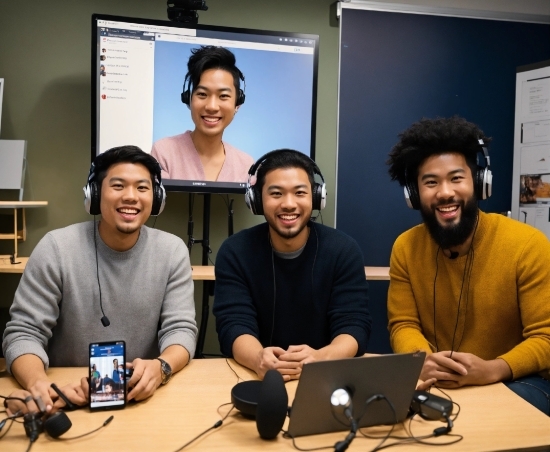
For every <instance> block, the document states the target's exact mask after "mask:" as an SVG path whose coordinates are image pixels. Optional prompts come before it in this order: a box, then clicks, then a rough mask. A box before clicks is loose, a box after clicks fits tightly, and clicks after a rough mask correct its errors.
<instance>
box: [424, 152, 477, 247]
mask: <svg viewBox="0 0 550 452" xmlns="http://www.w3.org/2000/svg"><path fill="white" fill-rule="evenodd" d="M418 194H419V195H420V205H421V206H420V211H421V214H422V218H423V219H424V221H425V223H426V225H427V227H428V230H429V231H430V234H431V235H432V237H433V238H434V240H435V241H436V242H437V243H438V245H439V246H441V248H443V249H449V248H451V247H456V246H459V245H462V244H464V243H465V242H466V240H467V239H468V238H469V237H470V236H471V234H472V233H473V230H474V227H475V223H476V221H477V200H476V197H475V195H474V181H473V177H472V171H471V169H470V167H469V166H468V163H467V161H466V159H465V158H464V155H463V154H458V153H454V152H449V153H445V154H439V155H432V156H431V157H428V158H427V159H426V160H425V161H424V162H423V163H422V164H421V165H420V167H419V168H418Z"/></svg>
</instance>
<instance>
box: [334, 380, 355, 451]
mask: <svg viewBox="0 0 550 452" xmlns="http://www.w3.org/2000/svg"><path fill="white" fill-rule="evenodd" d="M350 392H351V391H350V390H348V388H346V389H343V388H340V389H336V390H335V391H334V392H333V393H332V395H331V396H330V403H331V405H332V409H333V410H334V411H335V412H336V413H338V414H344V416H345V417H346V418H347V420H348V421H349V422H350V431H349V433H348V435H347V436H346V438H345V439H344V440H342V441H338V442H337V443H336V444H335V445H334V450H335V452H344V451H345V450H346V449H347V448H348V447H349V445H350V444H351V442H352V441H353V438H355V435H356V434H357V429H358V425H357V421H356V420H355V419H354V417H353V414H352V411H353V405H352V402H351V394H350Z"/></svg>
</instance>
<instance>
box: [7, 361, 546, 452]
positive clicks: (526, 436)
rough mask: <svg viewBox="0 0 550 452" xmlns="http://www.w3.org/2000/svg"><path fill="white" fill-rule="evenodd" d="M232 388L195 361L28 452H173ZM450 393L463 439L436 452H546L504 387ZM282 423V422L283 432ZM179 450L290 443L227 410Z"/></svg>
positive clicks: (310, 443) (422, 424)
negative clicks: (263, 434) (148, 394)
mask: <svg viewBox="0 0 550 452" xmlns="http://www.w3.org/2000/svg"><path fill="white" fill-rule="evenodd" d="M363 359H368V358H363ZM229 362H230V364H231V366H232V367H233V369H235V371H236V373H237V374H238V375H239V376H240V377H241V378H243V379H253V378H254V374H253V373H252V372H251V371H249V370H247V369H245V368H243V367H241V366H239V365H238V364H236V363H235V362H234V361H232V360H229ZM85 373H86V369H84V368H55V369H50V370H49V371H48V375H49V377H50V378H51V379H52V380H54V381H56V382H57V384H58V385H59V386H62V385H64V384H66V383H68V382H70V381H76V380H77V379H78V378H79V377H81V376H84V375H85ZM236 383H237V377H236V376H235V374H234V373H233V371H232V370H231V369H230V368H229V366H228V364H227V362H226V360H224V359H202V360H193V361H192V362H191V363H190V364H189V366H188V367H187V368H186V369H184V370H183V371H181V372H180V373H178V374H176V375H175V376H174V377H173V378H172V380H171V381H170V383H169V384H168V385H166V386H164V387H161V388H159V389H158V390H157V392H156V393H155V395H154V396H153V397H152V398H150V399H149V400H147V401H145V402H141V403H138V404H131V405H129V406H128V407H127V408H126V409H124V410H120V411H111V412H99V413H90V412H89V411H88V409H87V408H83V409H80V410H78V411H75V412H69V413H68V415H69V417H70V419H71V421H72V423H73V427H72V428H71V430H69V431H68V432H67V433H66V434H65V436H76V435H78V434H82V433H85V432H87V431H90V430H92V429H94V428H96V427H99V426H100V425H101V424H102V423H103V421H105V420H106V419H107V418H108V417H109V416H110V415H111V414H113V415H114V420H113V421H112V422H111V424H109V425H108V426H107V427H106V428H104V429H102V430H100V431H99V432H96V433H94V434H92V435H90V436H88V437H85V438H81V439H78V440H75V441H54V440H52V439H49V438H47V437H46V436H45V435H44V434H42V435H41V436H40V438H39V439H38V441H37V442H36V443H35V444H34V445H33V447H32V452H40V451H60V450H76V451H91V452H97V451H98V450H117V451H132V452H135V451H155V452H163V451H174V450H176V449H178V448H179V447H181V446H182V445H183V444H184V443H186V442H187V441H189V440H190V439H192V438H193V437H195V436H196V435H198V434H199V433H201V432H202V431H204V430H205V429H207V428H208V427H210V426H212V425H213V424H214V423H215V422H216V421H218V420H219V419H220V415H219V414H218V413H217V411H216V410H217V409H218V407H219V406H220V405H222V404H223V403H228V402H230V399H231V398H230V391H231V388H232V387H233V386H234V385H235V384H236ZM296 385H297V383H296V382H291V383H287V390H288V393H289V400H292V399H293V397H294V393H295V390H296ZM16 387H17V384H16V382H15V381H14V380H13V379H12V378H11V377H8V376H7V375H6V374H5V373H4V374H2V373H0V394H2V395H7V394H9V393H10V392H11V391H12V390H13V389H14V388H16ZM448 393H449V394H450V395H451V397H452V398H453V399H454V400H455V401H456V402H458V403H459V404H460V406H461V413H460V415H459V417H458V419H456V421H455V423H454V428H453V433H456V434H460V435H463V436H464V439H463V440H462V441H461V442H459V443H457V444H455V445H451V446H445V448H444V449H442V450H444V451H483V450H511V449H515V450H517V449H521V448H524V449H527V448H529V450H548V447H546V448H545V447H544V446H548V445H550V417H547V416H545V415H544V414H542V413H541V412H539V411H538V410H536V409H535V408H533V407H532V406H531V405H529V404H528V403H527V402H525V401H524V400H522V399H521V398H519V397H518V396H516V395H515V394H514V393H513V392H512V391H510V390H509V389H508V388H506V387H505V386H504V385H503V384H500V383H499V384H495V385H490V386H482V387H470V388H463V389H458V390H452V391H448ZM227 409H228V408H227V407H222V408H221V409H220V411H221V412H222V413H226V412H227ZM287 425H288V421H287V422H285V426H284V428H286V427H287ZM443 425H444V424H442V423H440V422H428V421H423V420H418V421H414V422H413V432H414V433H415V434H416V435H422V434H428V433H430V432H432V431H433V429H434V428H436V427H440V426H443ZM5 428H6V427H4V429H5ZM363 430H364V431H367V432H369V433H371V434H373V433H376V434H381V433H384V432H387V427H374V428H369V429H363ZM394 433H395V434H402V433H403V432H402V427H398V428H396V430H395V431H394ZM345 435H346V433H345V432H336V433H329V434H324V435H315V436H305V437H300V438H297V440H296V441H297V444H298V446H299V447H301V448H312V447H320V446H332V445H334V443H335V442H336V441H339V440H342V439H343V438H344V437H345ZM449 439H451V438H450V437H446V436H441V437H439V438H438V439H434V440H432V441H440V442H445V441H448V440H449ZM27 444H28V440H27V438H26V436H25V432H24V429H23V425H22V424H18V423H14V425H13V426H12V427H11V430H10V431H9V432H8V434H7V435H6V436H5V437H3V438H2V439H0V448H1V449H2V451H17V452H22V451H24V450H25V448H26V446H27ZM377 444H378V440H372V439H365V438H363V437H361V435H358V436H357V438H356V439H355V440H354V441H353V443H352V444H351V446H350V448H349V449H348V450H350V451H359V450H362V451H365V450H370V449H372V448H374V447H375V446H376V445H377ZM428 448H429V447H428V446H423V445H414V444H410V445H401V446H398V447H397V449H396V450H397V451H417V452H418V451H421V450H427V449H428ZM184 450H186V451H187V450H196V451H202V450H205V451H218V450H219V451H223V452H227V451H237V450H238V451H240V450H251V451H259V450H262V451H264V450H265V451H276V450H282V451H294V450H295V449H294V448H293V447H292V442H291V441H290V440H288V439H285V438H283V437H282V435H281V434H279V435H278V436H277V438H276V439H275V440H272V441H264V440H261V439H260V437H259V436H258V432H257V430H256V424H255V422H254V421H253V420H249V419H245V418H244V417H243V416H241V415H240V414H239V413H236V412H232V413H231V414H230V416H229V417H228V418H227V419H226V420H225V421H224V423H223V425H222V426H221V427H220V428H218V429H216V430H212V431H210V432H209V433H207V434H206V435H204V436H203V437H202V438H200V439H199V440H197V441H196V442H195V443H193V444H192V445H190V446H188V447H187V448H186V449H184ZM433 450H436V449H433Z"/></svg>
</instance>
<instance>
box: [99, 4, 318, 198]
mask: <svg viewBox="0 0 550 452" xmlns="http://www.w3.org/2000/svg"><path fill="white" fill-rule="evenodd" d="M208 45H213V46H221V47H225V48H227V49H229V50H230V51H231V52H233V54H234V55H235V57H236V66H237V67H238V68H239V69H240V71H241V72H242V73H243V75H244V79H245V81H244V83H242V82H241V88H242V89H243V90H244V93H245V102H244V104H243V105H241V106H240V107H239V109H238V113H237V114H235V117H234V118H233V121H232V122H231V123H230V124H229V126H227V128H226V129H225V130H224V133H223V142H224V143H227V144H230V145H231V147H232V148H236V149H237V150H239V151H241V152H243V153H245V154H248V156H250V157H251V158H248V159H247V161H256V160H257V159H258V158H259V157H261V156H262V155H263V154H265V153H267V152H269V151H272V150H275V149H282V148H289V149H296V150H298V151H300V152H303V153H304V154H306V155H308V156H309V157H311V158H312V159H315V112H316V100H317V67H318V55H319V36H318V35H311V34H300V33H288V32H275V31H261V30H250V29H242V28H229V27H217V26H207V25H191V24H179V23H176V22H168V21H158V20H149V19H135V18H127V17H116V16H106V15H99V14H94V15H93V16H92V153H91V154H92V155H91V157H92V160H93V159H94V158H95V157H96V156H97V155H98V154H100V153H102V152H105V151H106V150H107V149H110V148H112V147H115V146H121V145H126V144H132V145H136V146H139V147H140V148H141V149H143V150H144V151H146V152H151V150H152V148H153V145H154V144H155V143H157V142H159V140H163V139H166V138H168V137H172V139H171V143H179V142H180V141H179V140H180V138H181V139H183V135H185V132H186V131H193V130H194V127H195V125H194V123H193V121H192V118H191V112H190V110H189V107H188V106H187V105H186V104H184V103H183V102H182V96H181V95H182V92H183V91H184V80H185V75H186V73H187V62H188V60H189V57H190V55H191V51H192V50H193V49H197V48H200V47H201V46H208ZM164 142H166V141H164ZM157 147H160V146H158V145H157ZM193 149H194V148H193ZM156 152H157V151H156ZM177 152H179V150H178V151H177ZM195 153H196V151H195ZM177 155H178V158H179V154H177ZM183 155H185V156H186V157H183ZM189 155H190V154H189V151H186V152H185V154H183V153H182V165H183V166H185V165H192V164H193V161H192V160H193V159H190V158H189ZM241 155H242V154H241ZM226 156H227V149H226ZM159 160H160V159H159ZM194 160H195V161H196V160H197V157H195V159H194ZM225 162H226V163H227V159H226V160H225ZM226 163H224V164H226ZM161 166H162V163H161ZM241 172H242V171H241ZM241 172H239V174H240V173H241ZM202 174H204V172H202ZM221 174H222V172H220V175H221ZM204 178H205V179H206V177H204ZM220 179H222V178H221V177H219V176H218V180H216V181H207V180H186V179H184V178H178V177H177V175H175V176H172V175H170V178H168V179H167V178H165V179H164V180H163V184H164V186H165V188H166V189H167V190H169V191H188V192H195V193H244V191H245V189H246V182H247V180H248V176H247V174H246V173H244V174H242V176H238V177H235V179H238V180H220Z"/></svg>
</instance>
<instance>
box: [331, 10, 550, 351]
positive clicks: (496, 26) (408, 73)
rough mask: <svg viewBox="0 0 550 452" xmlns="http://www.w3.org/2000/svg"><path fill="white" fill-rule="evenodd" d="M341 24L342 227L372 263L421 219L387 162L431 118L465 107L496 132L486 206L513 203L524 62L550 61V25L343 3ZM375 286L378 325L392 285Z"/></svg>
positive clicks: (378, 342) (380, 333) (378, 343)
mask: <svg viewBox="0 0 550 452" xmlns="http://www.w3.org/2000/svg"><path fill="white" fill-rule="evenodd" d="M341 27H342V28H341V36H342V39H341V43H340V45H341V48H340V52H341V54H340V55H341V66H340V92H339V101H340V105H339V142H338V184H337V185H338V186H337V193H336V194H337V215H336V226H337V228H338V229H340V230H342V231H344V232H346V233H348V234H349V235H351V236H352V237H354V238H355V239H356V240H357V241H358V242H359V244H360V246H361V248H362V250H363V254H364V256H365V265H375V266H387V265H389V257H390V252H391V247H392V245H393V242H394V241H395V239H396V238H397V236H398V235H399V234H400V233H402V232H403V231H405V230H407V229H408V228H410V227H412V226H414V225H415V224H418V223H419V222H420V221H421V218H420V214H419V213H418V212H416V211H412V210H410V209H408V208H407V207H406V204H405V200H404V197H403V190H402V188H401V187H399V185H398V184H397V182H391V181H390V179H389V176H388V172H387V166H386V164H385V161H386V160H387V156H388V153H389V151H390V149H391V148H392V146H393V145H394V144H395V142H396V141H397V134H398V133H399V132H401V131H403V130H404V129H406V128H407V127H408V126H409V125H410V124H412V123H413V122H415V121H418V120H419V119H420V118H422V117H428V118H433V117H436V116H443V117H447V116H452V115H455V114H457V115H460V116H463V117H465V118H466V119H468V120H470V121H472V122H475V123H476V124H478V125H479V126H480V127H481V128H482V129H483V131H484V132H485V134H486V135H488V136H491V137H493V143H492V145H491V147H490V149H489V152H490V155H491V164H492V165H491V166H492V170H493V174H494V181H493V196H492V197H491V198H490V199H489V200H487V201H484V202H482V203H481V204H480V207H481V208H482V209H483V210H485V211H489V212H501V211H507V210H510V207H511V193H512V162H513V139H514V136H513V134H514V110H515V75H516V67H517V66H522V65H526V64H531V63H536V62H539V61H543V60H548V59H550V25H547V24H533V23H520V22H510V21H496V20H487V19H469V18H457V17H443V16H430V15H421V14H407V13H392V12H379V11H368V10H353V9H346V8H344V9H343V11H342V17H341ZM375 286H376V287H373V289H374V290H372V291H371V304H372V309H373V311H374V313H375V316H374V317H375V318H374V321H375V322H376V323H377V324H378V323H384V322H387V319H386V317H385V304H386V291H387V285H386V284H383V285H376V284H375ZM379 286H380V287H379ZM384 287H385V288H384ZM387 337H388V336H387V330H386V325H383V327H380V328H379V327H378V326H377V327H376V330H375V331H374V332H373V338H372V340H371V347H370V349H371V351H380V352H382V351H386V350H387V349H388V342H387Z"/></svg>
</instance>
